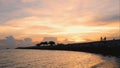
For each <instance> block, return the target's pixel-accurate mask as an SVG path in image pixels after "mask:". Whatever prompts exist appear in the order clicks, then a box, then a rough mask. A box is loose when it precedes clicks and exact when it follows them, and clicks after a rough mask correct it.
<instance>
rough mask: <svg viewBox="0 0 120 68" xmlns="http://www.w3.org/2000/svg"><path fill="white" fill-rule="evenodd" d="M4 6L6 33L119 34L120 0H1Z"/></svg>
mask: <svg viewBox="0 0 120 68" xmlns="http://www.w3.org/2000/svg"><path fill="white" fill-rule="evenodd" d="M0 8H1V10H0V16H1V17H0V29H1V31H0V33H1V35H2V36H3V35H4V37H5V36H7V35H9V34H11V35H15V36H17V37H22V38H23V37H26V36H29V37H30V36H31V37H34V38H37V37H42V36H45V35H47V36H57V37H62V39H63V38H70V37H71V39H73V38H74V40H75V38H76V37H75V36H76V35H77V37H79V33H83V34H85V33H87V34H89V33H92V34H93V33H95V35H96V37H97V33H100V32H103V33H107V32H108V31H110V32H115V33H116V34H117V33H118V29H119V21H120V20H119V18H120V16H119V0H101V1H98V0H92V1H91V0H84V1H83V0H11V1H7V0H0ZM8 29H9V30H8ZM115 33H114V34H115ZM67 34H68V35H67ZM71 34H73V35H72V36H71ZM111 34H113V33H111ZM82 36H83V35H82ZM111 36H112V35H111ZM80 37H81V36H80ZM90 38H92V37H90ZM81 39H82V38H81ZM85 39H88V40H89V38H85Z"/></svg>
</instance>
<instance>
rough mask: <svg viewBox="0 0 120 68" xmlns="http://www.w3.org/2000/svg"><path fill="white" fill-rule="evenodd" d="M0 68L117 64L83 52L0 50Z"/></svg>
mask: <svg viewBox="0 0 120 68" xmlns="http://www.w3.org/2000/svg"><path fill="white" fill-rule="evenodd" d="M111 59H112V60H111ZM0 68H117V64H116V62H115V59H113V58H109V59H108V58H104V57H101V56H98V55H93V54H89V53H84V52H72V51H48V50H1V51H0Z"/></svg>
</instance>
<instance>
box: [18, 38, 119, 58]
mask: <svg viewBox="0 0 120 68" xmlns="http://www.w3.org/2000/svg"><path fill="white" fill-rule="evenodd" d="M17 49H41V50H68V51H83V52H89V53H96V54H102V55H109V56H117V57H120V39H118V40H108V41H96V42H88V43H74V44H67V45H64V44H58V45H54V46H31V47H18V48H17Z"/></svg>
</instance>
